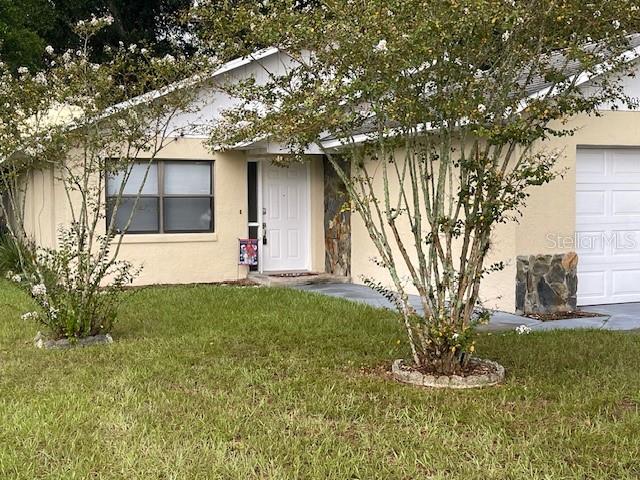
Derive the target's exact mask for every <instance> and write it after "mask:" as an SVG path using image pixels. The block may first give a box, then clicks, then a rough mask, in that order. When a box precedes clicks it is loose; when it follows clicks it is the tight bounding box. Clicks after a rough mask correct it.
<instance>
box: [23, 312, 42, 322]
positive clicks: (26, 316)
mask: <svg viewBox="0 0 640 480" xmlns="http://www.w3.org/2000/svg"><path fill="white" fill-rule="evenodd" d="M20 318H21V319H22V320H24V321H25V322H28V321H30V320H37V319H38V312H27V313H23V314H22V315H21V316H20Z"/></svg>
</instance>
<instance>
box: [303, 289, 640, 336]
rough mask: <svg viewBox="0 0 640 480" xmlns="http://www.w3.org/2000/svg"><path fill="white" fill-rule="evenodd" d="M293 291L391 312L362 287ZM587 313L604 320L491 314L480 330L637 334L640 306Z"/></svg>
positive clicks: (592, 309)
mask: <svg viewBox="0 0 640 480" xmlns="http://www.w3.org/2000/svg"><path fill="white" fill-rule="evenodd" d="M293 288H296V289H298V290H303V291H306V292H314V293H319V294H322V295H329V296H331V297H339V298H344V299H347V300H351V301H354V302H361V303H366V304H367V305H371V306H373V307H377V308H394V307H393V305H392V304H391V303H390V302H389V301H388V300H387V299H385V298H384V297H383V296H382V295H380V294H379V293H377V292H374V291H373V290H371V289H370V288H369V287H365V286H364V285H354V284H352V283H319V284H313V285H297V286H295V287H293ZM411 304H412V305H413V306H414V307H415V308H416V310H417V311H418V312H422V307H421V306H420V301H419V298H418V297H417V296H411ZM583 310H585V311H587V312H593V313H600V314H602V315H605V316H603V317H591V318H571V319H567V320H554V321H550V322H541V321H540V320H534V319H532V318H527V317H521V316H519V315H514V314H511V313H506V312H499V311H494V312H493V315H492V316H491V321H490V322H489V323H488V324H487V325H482V326H481V327H479V330H480V331H484V332H500V331H506V330H514V329H515V328H516V327H518V326H520V325H527V326H528V327H529V328H531V329H532V330H559V329H575V328H595V329H599V330H640V303H623V304H618V305H598V306H594V307H585V308H584V309H583Z"/></svg>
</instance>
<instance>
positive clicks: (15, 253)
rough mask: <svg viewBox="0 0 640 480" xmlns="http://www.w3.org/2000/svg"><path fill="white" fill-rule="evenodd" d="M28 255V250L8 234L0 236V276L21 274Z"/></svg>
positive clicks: (26, 246)
mask: <svg viewBox="0 0 640 480" xmlns="http://www.w3.org/2000/svg"><path fill="white" fill-rule="evenodd" d="M29 255H30V248H29V247H28V245H25V244H24V243H23V242H21V241H20V240H16V239H14V238H12V237H11V235H9V234H4V233H3V234H0V274H2V275H6V274H7V273H8V272H21V271H22V270H23V263H24V259H26V258H28V257H29Z"/></svg>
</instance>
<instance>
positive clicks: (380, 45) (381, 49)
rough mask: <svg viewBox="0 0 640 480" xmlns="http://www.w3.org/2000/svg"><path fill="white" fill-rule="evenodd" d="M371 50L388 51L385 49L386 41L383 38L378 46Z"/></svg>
mask: <svg viewBox="0 0 640 480" xmlns="http://www.w3.org/2000/svg"><path fill="white" fill-rule="evenodd" d="M373 50H374V51H376V52H386V51H388V50H389V49H388V48H387V41H386V40H385V39H384V38H383V39H382V40H380V41H379V42H378V44H377V45H376V46H375V47H373Z"/></svg>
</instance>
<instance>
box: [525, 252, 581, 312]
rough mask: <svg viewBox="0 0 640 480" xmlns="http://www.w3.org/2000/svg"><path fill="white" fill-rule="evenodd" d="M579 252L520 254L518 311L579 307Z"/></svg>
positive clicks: (566, 309) (551, 310) (556, 310)
mask: <svg viewBox="0 0 640 480" xmlns="http://www.w3.org/2000/svg"><path fill="white" fill-rule="evenodd" d="M577 268H578V255H577V254H576V253H575V252H570V253H566V254H553V255H526V256H524V255H523V256H519V257H518V258H517V266H516V311H517V312H518V313H519V314H525V315H526V314H531V313H538V314H540V313H558V312H571V311H574V310H575V309H576V304H577V297H576V292H577V289H578V274H577Z"/></svg>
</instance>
